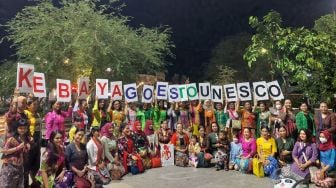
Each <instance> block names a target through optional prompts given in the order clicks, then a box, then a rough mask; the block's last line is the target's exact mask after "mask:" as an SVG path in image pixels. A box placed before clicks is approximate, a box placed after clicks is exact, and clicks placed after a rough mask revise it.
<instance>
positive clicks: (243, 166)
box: [239, 128, 257, 173]
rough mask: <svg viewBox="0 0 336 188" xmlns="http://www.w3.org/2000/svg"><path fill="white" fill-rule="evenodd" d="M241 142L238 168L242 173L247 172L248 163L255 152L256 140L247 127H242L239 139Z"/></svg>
mask: <svg viewBox="0 0 336 188" xmlns="http://www.w3.org/2000/svg"><path fill="white" fill-rule="evenodd" d="M240 143H241V144H242V150H243V156H242V158H241V162H240V165H239V169H240V171H241V172H243V173H249V170H252V169H249V165H250V164H251V163H252V159H253V157H254V155H255V154H256V153H257V144H256V140H255V139H254V138H253V137H252V132H251V130H250V129H249V128H245V129H243V137H242V138H241V139H240Z"/></svg>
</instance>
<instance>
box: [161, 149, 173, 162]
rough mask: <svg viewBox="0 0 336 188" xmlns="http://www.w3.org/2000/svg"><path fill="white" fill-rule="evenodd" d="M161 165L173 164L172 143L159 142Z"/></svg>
mask: <svg viewBox="0 0 336 188" xmlns="http://www.w3.org/2000/svg"><path fill="white" fill-rule="evenodd" d="M160 154H161V163H162V166H174V145H173V144H160Z"/></svg>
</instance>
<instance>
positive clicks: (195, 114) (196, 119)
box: [189, 100, 202, 136]
mask: <svg viewBox="0 0 336 188" xmlns="http://www.w3.org/2000/svg"><path fill="white" fill-rule="evenodd" d="M189 112H190V113H189V115H190V119H191V126H192V129H193V135H196V136H199V132H198V131H199V127H200V125H201V118H200V113H201V112H202V104H201V101H197V100H193V101H191V102H190V105H189Z"/></svg>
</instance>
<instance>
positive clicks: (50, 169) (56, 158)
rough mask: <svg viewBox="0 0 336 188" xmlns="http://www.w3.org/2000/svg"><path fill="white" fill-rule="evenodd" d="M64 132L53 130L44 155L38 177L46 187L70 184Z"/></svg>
mask: <svg viewBox="0 0 336 188" xmlns="http://www.w3.org/2000/svg"><path fill="white" fill-rule="evenodd" d="M62 137H63V136H62V133H61V132H59V131H53V132H52V133H51V135H50V142H49V143H48V146H47V149H46V151H45V152H44V153H43V155H42V163H41V168H40V175H39V176H38V177H37V178H38V180H39V181H40V182H41V183H42V185H43V187H44V188H48V187H59V186H70V184H71V182H72V177H71V174H68V173H67V174H66V168H65V153H64V147H63V141H62Z"/></svg>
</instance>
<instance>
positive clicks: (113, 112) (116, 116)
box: [107, 99, 126, 138]
mask: <svg viewBox="0 0 336 188" xmlns="http://www.w3.org/2000/svg"><path fill="white" fill-rule="evenodd" d="M111 108H112V109H111ZM107 112H108V113H109V115H110V118H111V121H112V122H113V123H115V128H114V136H115V137H116V138H119V136H120V132H119V129H120V125H121V124H122V123H123V122H124V121H125V118H126V116H125V114H124V111H123V110H122V107H121V101H119V100H115V101H113V100H112V99H111V101H110V104H109V106H108V108H107Z"/></svg>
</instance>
